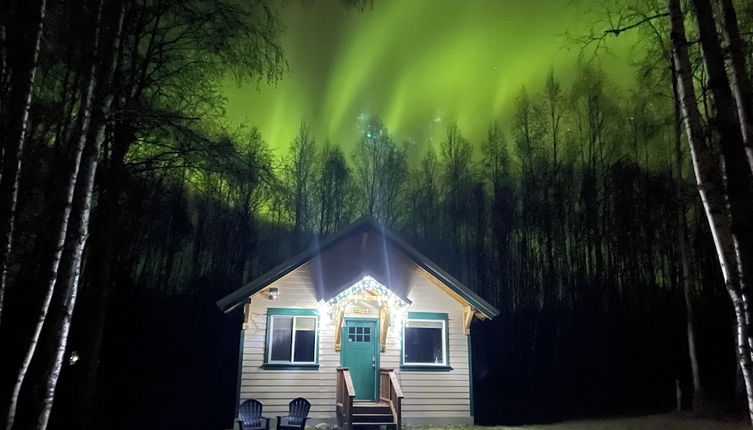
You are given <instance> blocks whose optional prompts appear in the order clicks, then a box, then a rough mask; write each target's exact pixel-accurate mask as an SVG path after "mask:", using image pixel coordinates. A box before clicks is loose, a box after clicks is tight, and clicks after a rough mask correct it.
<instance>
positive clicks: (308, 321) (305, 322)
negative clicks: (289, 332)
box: [295, 317, 316, 331]
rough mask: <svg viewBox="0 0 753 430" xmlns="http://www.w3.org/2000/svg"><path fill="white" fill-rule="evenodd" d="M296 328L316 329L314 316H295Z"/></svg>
mask: <svg viewBox="0 0 753 430" xmlns="http://www.w3.org/2000/svg"><path fill="white" fill-rule="evenodd" d="M295 329H296V330H312V331H313V330H316V318H313V317H310V318H302V317H297V318H296V319H295Z"/></svg>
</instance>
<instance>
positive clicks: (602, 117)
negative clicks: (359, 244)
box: [0, 0, 753, 430]
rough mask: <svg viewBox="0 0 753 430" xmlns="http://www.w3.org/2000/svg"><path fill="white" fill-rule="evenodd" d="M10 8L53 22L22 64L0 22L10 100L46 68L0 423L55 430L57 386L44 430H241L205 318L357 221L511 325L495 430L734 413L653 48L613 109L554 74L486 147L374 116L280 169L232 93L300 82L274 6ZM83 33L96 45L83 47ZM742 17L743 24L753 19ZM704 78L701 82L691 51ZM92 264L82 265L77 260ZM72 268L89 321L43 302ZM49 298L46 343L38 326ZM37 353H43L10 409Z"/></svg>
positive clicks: (21, 179) (712, 278) (305, 142)
mask: <svg viewBox="0 0 753 430" xmlns="http://www.w3.org/2000/svg"><path fill="white" fill-rule="evenodd" d="M5 4H8V5H11V6H12V8H11V9H9V10H10V11H11V12H12V13H11V15H7V16H12V17H21V16H26V15H27V14H30V15H34V14H35V13H36V12H35V11H38V9H35V8H41V10H42V16H41V18H40V19H39V21H40V22H43V23H44V26H46V27H42V26H40V29H39V31H40V34H41V33H42V32H44V34H45V39H44V43H42V44H41V45H40V47H39V49H37V51H39V52H36V53H35V54H34V56H33V57H34V58H27V57H28V55H27V54H26V52H27V51H26V49H27V48H29V46H32V47H33V46H34V43H36V42H34V41H33V40H32V41H29V40H27V39H26V38H24V37H20V36H19V34H20V33H19V32H20V30H19V29H17V28H14V24H13V23H14V21H13V20H11V19H5V20H3V21H2V22H0V24H2V29H6V28H7V35H8V40H20V41H21V42H23V43H19V44H18V45H17V46H16V45H9V44H3V45H2V46H3V47H5V46H13V49H11V50H10V51H9V52H10V54H9V56H10V57H12V56H14V55H16V56H17V61H16V62H15V63H3V65H4V66H5V64H17V65H19V66H18V69H19V70H21V71H22V72H24V73H22V74H21V75H19V76H20V77H16V76H15V75H13V74H8V76H9V77H6V76H5V75H3V81H2V83H3V84H4V85H5V84H6V82H11V83H12V81H13V79H19V80H23V79H22V78H24V77H25V76H28V72H29V71H32V72H33V71H34V70H35V69H37V68H38V70H36V75H37V77H36V79H35V80H32V82H33V85H32V87H31V88H30V89H29V91H31V92H32V93H33V94H34V97H33V98H31V99H30V100H32V102H31V103H30V105H29V108H30V109H29V116H28V123H24V125H23V130H24V133H26V135H27V137H26V138H25V139H24V138H23V137H22V138H21V141H24V142H25V147H23V148H20V149H19V153H22V154H23V156H22V157H21V161H22V163H21V164H20V165H21V170H20V175H19V176H18V181H17V183H18V195H17V198H16V196H15V194H14V193H12V192H10V191H12V190H11V188H13V184H12V183H11V182H13V181H10V180H9V179H8V178H10V176H9V175H8V172H11V173H12V172H13V170H12V169H10V170H9V168H8V165H11V164H12V162H11V161H12V157H11V154H12V151H9V150H8V148H9V147H8V146H6V143H7V142H11V139H8V140H4V141H3V142H4V146H3V148H4V152H3V155H4V159H3V162H4V163H5V164H4V169H3V176H2V180H1V181H0V182H2V181H5V182H3V183H0V191H2V196H12V200H13V205H9V206H7V209H10V212H11V213H14V212H15V213H14V216H13V217H12V218H11V219H14V220H15V225H14V226H13V228H11V229H10V231H5V230H3V231H0V233H2V234H3V235H6V236H4V237H9V238H12V249H13V252H12V253H11V254H9V257H10V258H9V259H8V260H7V265H8V282H7V285H8V287H7V289H6V288H3V290H2V291H6V290H7V295H6V297H5V299H4V303H5V304H4V305H3V306H2V308H0V309H2V314H0V317H1V318H2V319H0V341H2V350H3V352H6V351H11V353H7V354H6V353H3V354H1V355H2V358H1V360H2V362H1V363H0V364H2V366H0V369H2V375H0V377H1V378H2V384H0V387H2V390H3V391H2V393H0V394H2V396H3V397H2V400H1V401H2V404H0V406H1V407H2V409H0V411H2V412H3V413H6V412H7V411H6V409H8V404H11V405H14V404H15V405H16V406H17V407H18V411H17V417H16V418H15V420H16V423H15V427H9V429H8V430H10V429H11V428H19V429H20V428H24V429H25V428H44V427H46V420H47V418H46V415H45V412H44V411H45V410H46V411H47V414H49V408H50V407H51V406H52V395H51V394H49V393H50V391H49V390H50V383H49V381H50V379H51V377H50V375H51V373H52V374H54V373H55V372H54V370H55V368H56V367H55V366H57V368H58V371H60V368H61V366H62V371H61V372H60V375H61V376H60V384H57V387H56V386H55V384H56V382H57V376H56V375H54V378H53V379H55V382H53V383H52V386H51V388H52V390H53V392H54V391H55V390H57V393H58V395H57V397H56V399H55V403H54V404H55V407H54V408H52V415H51V425H52V426H53V427H57V428H74V427H79V428H84V429H88V428H95V427H101V426H103V425H107V426H108V427H111V428H133V427H138V428H144V427H146V428H165V427H168V426H171V427H174V426H180V427H182V428H227V427H228V426H229V425H230V423H231V417H232V414H233V411H234V402H235V376H236V371H237V348H238V332H239V330H240V316H239V315H237V314H233V315H230V316H224V315H221V314H220V313H219V311H218V310H217V309H216V307H215V306H214V301H215V300H217V299H218V298H220V297H222V296H223V295H225V294H227V293H228V292H229V291H231V290H233V289H235V288H237V287H238V286H239V285H241V284H242V283H243V282H246V281H248V280H250V279H252V278H254V277H255V276H258V275H260V274H261V273H263V272H264V271H265V270H267V269H269V268H271V267H272V266H274V265H276V264H278V263H279V262H281V261H282V260H284V259H285V258H286V257H288V256H290V255H292V254H294V253H295V252H298V251H300V250H301V249H303V248H305V247H307V246H310V245H312V244H315V243H316V241H317V240H318V239H320V238H322V237H325V236H326V235H328V234H330V233H332V232H334V231H337V230H338V229H340V228H341V227H343V226H345V225H347V224H348V223H350V222H352V221H353V220H355V219H357V218H358V217H360V216H362V215H368V216H371V217H373V218H375V219H376V220H378V221H380V222H382V223H384V224H385V225H386V226H388V227H390V228H391V229H393V230H395V231H396V232H397V233H399V234H400V235H402V236H403V237H404V238H405V239H407V240H408V241H409V242H410V243H412V244H413V245H414V246H415V247H416V248H417V249H419V250H420V251H421V252H423V253H425V254H426V255H427V256H428V257H429V258H431V259H432V260H434V261H436V262H437V263H438V264H439V265H441V266H442V267H445V268H446V269H447V270H448V271H449V272H450V273H452V274H454V275H456V276H457V277H458V278H459V279H460V280H461V281H463V282H464V283H466V284H467V285H469V286H470V287H471V288H472V289H474V290H475V291H477V292H479V293H480V294H482V295H483V296H484V297H487V298H488V299H489V300H490V301H491V302H492V303H493V304H494V305H495V306H496V307H498V308H499V309H500V310H501V314H500V316H499V317H498V318H497V319H495V320H494V321H492V322H484V323H477V325H476V327H475V329H474V335H473V339H472V341H473V366H474V372H475V379H474V394H475V396H474V404H475V412H476V418H477V421H478V422H479V423H483V424H493V423H522V422H531V421H542V420H543V421H549V420H558V419H564V418H573V417H580V416H595V415H606V414H610V415H612V414H624V413H646V412H655V411H668V410H672V409H674V408H675V406H676V403H677V400H676V399H677V393H678V389H679V391H680V392H681V393H682V394H681V396H682V404H683V407H685V408H690V407H691V405H693V402H695V403H696V404H695V405H693V406H696V407H697V406H698V403H699V401H700V400H703V401H704V403H708V404H714V405H720V410H722V411H728V410H736V408H739V402H740V400H739V397H740V394H741V393H744V392H745V387H744V385H743V383H742V382H740V377H739V376H738V375H737V372H736V365H735V354H734V348H733V345H734V329H733V325H734V324H733V323H734V316H733V315H732V312H731V309H730V306H729V304H728V298H727V297H726V293H725V290H724V286H723V282H722V275H721V274H720V271H719V263H718V259H717V256H716V254H715V253H714V248H713V244H712V238H711V234H710V232H709V226H708V223H707V221H706V219H705V218H704V214H703V208H702V206H701V203H700V202H699V199H698V196H697V193H696V190H695V188H694V186H693V180H692V178H693V172H692V170H691V163H690V160H689V157H688V154H686V149H685V147H686V146H687V143H686V142H685V139H686V138H685V136H684V135H683V130H682V129H681V124H680V120H679V119H678V118H679V117H678V109H679V108H678V105H677V104H675V103H674V100H675V97H674V93H673V85H672V82H673V79H674V76H671V75H670V67H669V66H668V65H666V64H658V63H657V61H656V58H662V54H661V52H662V50H663V49H664V50H666V49H667V47H666V46H665V45H666V44H667V43H668V42H667V41H665V40H660V41H655V40H653V39H651V37H652V36H650V35H649V36H647V37H646V39H647V40H648V42H646V45H647V48H646V52H647V53H648V55H647V59H646V60H641V61H639V62H638V63H639V64H638V65H637V72H638V73H639V76H640V80H641V85H640V87H639V88H637V89H633V90H624V89H623V90H621V89H618V88H616V87H615V86H614V85H613V84H612V83H611V82H609V80H608V79H607V78H606V77H605V75H604V74H602V73H601V72H600V71H599V70H598V67H596V66H578V73H577V75H578V76H577V77H576V78H575V79H574V81H573V82H572V83H568V84H567V85H565V84H563V83H561V82H560V80H559V79H558V76H557V75H556V74H555V73H554V72H552V73H551V74H550V75H549V77H548V79H547V80H546V82H545V83H544V85H543V88H542V89H541V90H539V91H533V92H527V91H526V90H522V91H521V93H520V95H519V97H518V98H517V101H516V104H515V108H514V113H513V115H512V116H511V118H509V119H507V120H506V121H505V122H504V123H501V122H500V123H498V124H491V125H490V126H489V128H488V133H487V137H486V138H485V139H484V140H483V141H481V142H471V141H469V140H468V139H466V138H465V137H464V136H463V130H461V129H459V128H458V127H456V126H454V125H452V124H450V125H448V127H447V130H446V135H445V136H444V138H443V139H442V141H441V142H440V143H439V144H438V145H437V146H434V147H432V146H431V145H424V146H423V148H422V149H421V150H420V151H418V153H416V151H413V150H410V151H409V150H408V146H407V145H405V144H403V143H401V142H400V141H399V139H398V138H397V137H396V136H393V135H390V132H389V130H387V129H386V128H385V126H384V125H383V124H382V123H381V122H380V120H379V118H378V117H376V116H375V117H373V118H371V120H370V121H369V122H368V124H367V126H366V128H365V129H364V130H363V133H362V135H361V138H360V139H359V141H357V142H336V143H331V142H328V141H326V140H325V139H326V138H325V137H324V136H313V135H312V133H311V132H310V130H309V128H308V126H307V125H306V123H305V121H302V122H301V124H298V125H297V124H290V127H298V133H297V136H296V138H295V139H294V141H293V142H290V145H289V151H288V152H287V153H286V154H284V155H280V154H274V153H273V152H272V151H271V150H270V148H269V146H268V143H267V142H265V141H264V137H263V136H262V135H261V134H260V132H259V131H258V130H257V129H255V128H253V127H250V126H242V127H238V128H228V127H224V126H222V121H221V120H220V119H219V118H220V117H221V108H222V97H221V93H220V87H219V84H218V82H221V81H222V79H223V78H225V77H227V74H228V72H232V73H234V74H235V75H236V76H235V78H237V79H239V80H241V81H243V80H246V79H249V78H250V79H259V78H260V77H261V79H269V80H275V79H278V78H279V77H280V76H281V73H282V72H283V71H284V69H285V64H284V61H283V58H282V52H281V49H280V47H279V46H278V45H277V42H276V41H277V38H278V37H279V34H280V31H281V28H280V26H279V23H278V22H277V18H276V16H275V14H274V11H273V10H272V9H271V8H270V7H269V5H268V4H267V3H266V2H261V1H260V2H249V3H248V9H247V8H246V7H245V6H240V5H239V4H237V2H231V1H228V2H225V1H220V0H212V1H190V0H160V1H137V2H123V3H121V2H104V1H94V0H80V1H66V2H57V3H54V4H53V3H51V4H49V5H46V4H45V2H14V1H4V2H3V5H5ZM344 4H345V5H346V6H354V7H356V8H359V7H363V5H364V3H362V2H358V1H355V2H353V1H346V2H344ZM72 14H80V15H81V16H83V17H85V18H84V19H86V20H89V21H87V22H91V25H90V26H83V27H82V28H79V26H77V25H74V23H72V22H71V21H69V20H67V19H66V17H68V16H71V15H72ZM740 14H741V16H742V17H743V19H745V20H747V21H746V22H751V21H753V10H751V9H750V8H748V9H745V8H741V9H740ZM208 16H211V17H212V19H211V20H207V19H204V18H206V17H208ZM43 28H44V29H43ZM660 30H661V31H660V33H661V32H663V31H664V29H660ZM647 33H649V34H651V31H648V30H647ZM3 34H5V33H3ZM661 34H663V33H661ZM4 37H5V36H4ZM14 37H16V39H14ZM746 37H748V38H749V37H750V35H749V34H748V35H747V36H746ZM3 40H5V39H3ZM79 41H80V43H78V42H79ZM745 42H746V46H749V43H748V42H749V40H748V39H745ZM102 46H108V47H112V49H100V48H99V47H102ZM15 50H17V51H18V52H15ZM4 52H5V51H4ZM103 52H104V53H103ZM745 52H748V53H749V52H750V50H747V51H745ZM691 53H692V54H693V56H694V57H693V60H694V61H695V62H696V63H700V57H699V52H698V47H697V46H694V47H692V48H691ZM3 58H5V57H3ZM664 60H666V59H663V60H662V61H664ZM670 62H671V60H670ZM22 66H23V67H22ZM3 73H6V72H5V71H4V69H3ZM32 75H33V73H32ZM8 88H13V91H7V89H6V88H5V87H3V88H2V90H3V91H4V93H3V95H4V97H5V98H3V101H5V100H7V99H8V98H23V97H22V96H23V94H22V93H23V91H21V90H17V88H21V89H23V88H25V87H23V86H18V85H16V86H13V85H10V86H8ZM186 88H190V89H191V91H185V89H186ZM14 91H15V92H14ZM19 91H20V93H19V94H16V92H19ZM5 93H8V95H6V94H5ZM11 93H12V94H11ZM707 97H708V96H707V94H706V93H705V92H702V93H701V95H700V97H699V99H700V102H701V106H707V105H709V104H710V102H709V100H707ZM5 106H11V105H6V104H4V105H0V107H3V108H4V109H7V108H6V107H5ZM10 110H13V109H9V111H10ZM19 115H20V114H19ZM706 115H708V113H706ZM21 116H22V115H20V116H19V118H20V117H21ZM3 118H4V121H6V120H7V121H8V123H11V122H12V120H15V117H12V116H11V115H8V116H4V117H3ZM2 131H3V133H6V134H5V135H4V139H5V138H6V136H11V135H12V137H14V138H17V137H18V136H17V134H18V130H16V129H14V128H12V127H4V128H3V129H2ZM14 133H15V134H14ZM323 142H326V143H323ZM11 149H13V148H11ZM9 160H10V161H9ZM77 160H78V161H77ZM80 160H84V161H80ZM86 160H89V162H88V163H87V162H85V161H86ZM92 161H97V162H95V163H92ZM74 165H75V166H77V167H76V168H75V169H74V168H73V167H72V166H74ZM79 165H80V166H83V167H81V168H80V169H79V167H78V166H79ZM11 167H12V166H11ZM74 170H76V172H78V171H79V170H80V171H81V173H75V174H73V173H71V172H73V171H74ZM95 171H96V178H95V177H94V172H95ZM87 172H88V173H87ZM77 175H80V176H79V178H81V177H83V178H84V180H77V179H76V176H77ZM81 175H82V176H81ZM89 180H90V181H92V182H91V187H89V188H87V187H86V186H81V185H79V184H86V183H87V182H88V181H89ZM71 181H73V182H71ZM77 181H78V184H77V183H76V182H77ZM3 184H4V185H3ZM3 187H6V188H5V189H3ZM6 189H7V190H6ZM4 190H5V191H8V190H9V191H8V192H5V191H4ZM87 190H88V199H87V198H86V196H87ZM87 202H88V204H91V206H92V213H91V222H89V221H88V212H87V211H86V210H84V208H85V207H87ZM11 207H13V208H15V209H11ZM65 208H68V209H65ZM3 210H5V209H3ZM66 210H67V211H68V212H66ZM65 213H70V214H72V215H65V216H63V214H65ZM0 215H2V216H6V214H0ZM69 218H70V220H71V225H72V226H73V227H71V228H70V229H68V231H66V229H62V230H61V228H60V225H61V223H62V221H61V220H63V219H65V220H66V222H67V220H68V219H69ZM81 225H87V226H88V231H81V228H80V227H81ZM4 228H5V227H4ZM6 230H7V229H6ZM61 231H62V233H61ZM79 233H80V234H79ZM61 234H62V235H61ZM68 237H70V240H64V239H66V238H68ZM87 238H88V240H86V248H85V249H83V247H82V249H81V251H82V252H83V258H80V259H79V261H78V262H77V263H76V261H77V260H76V258H75V257H76V249H75V246H73V245H69V243H74V244H75V243H81V244H83V243H84V241H85V239H87ZM60 243H64V244H65V249H64V251H60V252H57V251H58V250H59V248H60V245H59V244H60ZM0 245H3V244H1V243H0ZM69 248H70V249H69ZM61 259H62V260H63V262H64V263H63V264H62V265H60V267H63V268H65V267H69V266H70V267H74V268H75V267H76V265H78V267H79V268H80V270H81V275H80V279H81V280H80V294H78V296H79V297H78V300H75V298H76V292H75V289H73V291H72V292H71V290H69V289H65V288H62V287H60V286H59V285H58V284H60V281H56V280H55V278H54V277H53V278H52V284H50V282H49V273H50V271H51V270H50V267H53V266H54V267H55V270H54V272H57V267H58V266H56V265H55V262H56V261H57V262H58V263H59V262H60V260H61ZM2 263H3V265H5V264H6V261H5V260H3V261H2ZM74 272H76V271H75V270H74ZM74 275H75V276H74ZM60 277H61V278H62V279H63V280H65V279H68V278H66V277H65V276H63V275H60ZM69 277H71V278H75V282H70V283H66V284H65V285H75V286H78V283H79V281H78V275H77V272H76V273H73V274H71V275H70V276H69ZM3 282H5V281H4V278H3ZM52 286H54V287H55V288H54V289H53V288H51V287H52ZM48 287H49V288H48ZM61 288H62V289H61ZM59 291H64V292H65V295H63V296H61V297H58V296H59V295H60V294H62V293H58V292H59ZM53 292H55V295H53V296H52V297H51V299H50V300H51V303H52V304H51V305H50V304H49V303H48V306H50V314H49V318H47V317H46V316H45V315H43V316H42V317H41V318H37V315H38V314H39V313H40V309H44V306H45V305H44V304H45V297H47V296H46V295H47V294H48V293H49V294H52V293H53ZM74 305H75V313H73V312H72V311H70V312H68V313H66V310H67V309H70V308H72V307H73V306H74ZM43 314H44V312H43ZM71 314H74V315H75V317H74V318H73V319H72V321H71V320H70V317H71ZM66 318H67V319H66ZM50 321H51V322H50ZM66 321H67V322H69V323H72V326H71V331H70V337H69V338H68V335H67V328H66V329H65V337H66V341H67V342H65V341H64V342H62V343H60V342H58V341H57V339H59V338H60V335H59V331H60V330H59V326H61V325H62V326H65V323H66ZM36 329H39V330H41V331H40V332H39V333H38V334H37V339H39V344H40V345H44V346H45V347H44V348H41V351H37V352H35V354H34V355H33V360H31V361H30V362H29V363H28V364H27V366H26V367H27V368H28V369H26V371H25V375H26V376H25V381H24V383H23V384H19V383H18V382H17V380H16V379H17V376H18V374H19V370H18V369H19V368H21V369H23V368H24V365H23V364H24V363H25V357H26V356H27V355H28V351H29V341H28V339H30V338H32V339H33V338H34V333H35V330H36ZM48 349H49V350H48ZM63 352H64V354H63ZM6 382H7V383H6ZM14 386H17V387H20V392H19V393H16V394H17V396H15V401H14V400H13V398H14V396H13V393H12V391H13V387H14ZM5 387H8V388H7V389H6V388H5ZM699 392H701V393H702V394H703V395H702V396H699V395H698V393H699ZM7 399H11V400H10V401H8V400H7ZM14 402H15V403H14ZM3 416H6V415H3ZM39 417H42V418H39ZM114 417H116V418H114Z"/></svg>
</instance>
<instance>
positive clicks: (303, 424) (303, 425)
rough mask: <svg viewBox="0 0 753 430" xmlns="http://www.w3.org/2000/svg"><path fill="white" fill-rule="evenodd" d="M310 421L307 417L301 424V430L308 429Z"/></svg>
mask: <svg viewBox="0 0 753 430" xmlns="http://www.w3.org/2000/svg"><path fill="white" fill-rule="evenodd" d="M308 419H309V417H306V418H304V419H303V421H302V422H301V430H303V429H305V428H306V421H308Z"/></svg>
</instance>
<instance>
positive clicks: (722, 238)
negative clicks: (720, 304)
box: [667, 0, 753, 420]
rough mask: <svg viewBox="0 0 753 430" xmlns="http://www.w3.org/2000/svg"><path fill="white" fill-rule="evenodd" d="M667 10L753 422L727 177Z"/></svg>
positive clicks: (672, 0) (682, 39)
mask: <svg viewBox="0 0 753 430" xmlns="http://www.w3.org/2000/svg"><path fill="white" fill-rule="evenodd" d="M667 9H668V12H669V20H670V26H671V40H672V49H673V57H674V67H675V73H676V76H677V86H678V95H679V98H680V103H681V107H682V112H683V114H684V124H685V131H686V134H687V137H688V143H689V145H690V152H691V156H692V160H693V170H694V172H695V176H696V184H697V186H698V193H699V194H700V197H701V201H702V203H703V209H704V213H705V215H706V219H707V221H708V223H709V227H710V229H711V234H712V237H713V239H714V246H715V249H716V253H717V257H718V259H719V265H720V267H721V270H722V275H723V277H724V283H725V286H726V288H727V292H728V294H729V296H730V299H731V300H732V304H733V306H734V309H735V317H736V321H737V357H738V360H739V362H740V368H741V369H742V373H743V379H744V381H745V388H746V392H747V400H748V412H749V415H750V418H751V419H752V420H753V364H752V363H751V356H750V352H751V351H750V344H749V343H748V337H749V331H750V328H749V325H748V323H747V321H749V319H750V318H749V315H748V314H747V303H746V302H747V300H748V298H747V297H746V296H745V295H743V291H742V290H741V288H740V281H741V280H740V273H739V271H738V270H739V267H738V265H737V254H736V248H737V243H736V242H737V241H736V238H735V236H734V234H733V231H732V225H731V219H730V211H729V210H728V209H727V203H728V199H727V196H726V192H725V191H724V185H723V180H724V176H723V172H722V171H721V170H720V168H719V164H720V163H719V162H718V160H717V159H716V157H715V156H714V153H713V150H712V147H711V146H710V145H709V143H708V142H707V141H706V136H705V135H704V130H703V125H702V122H701V114H700V112H699V111H698V104H697V103H698V102H697V99H696V94H695V88H694V86H693V75H692V69H691V63H690V57H689V55H688V41H687V38H686V36H685V23H684V16H683V13H682V9H681V7H680V0H668V1H667Z"/></svg>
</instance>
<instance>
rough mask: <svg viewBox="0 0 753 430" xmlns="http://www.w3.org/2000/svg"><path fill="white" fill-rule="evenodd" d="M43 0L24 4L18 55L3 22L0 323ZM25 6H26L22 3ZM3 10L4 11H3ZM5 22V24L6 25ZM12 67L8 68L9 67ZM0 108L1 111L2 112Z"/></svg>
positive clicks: (42, 17)
mask: <svg viewBox="0 0 753 430" xmlns="http://www.w3.org/2000/svg"><path fill="white" fill-rule="evenodd" d="M46 6H47V1H46V0H37V2H35V3H33V4H32V5H30V6H28V7H29V11H30V12H31V19H30V20H29V21H28V22H29V24H30V25H29V27H30V28H31V29H33V31H31V32H28V33H27V32H24V31H19V33H18V34H19V40H17V41H14V44H17V46H16V47H15V48H14V49H15V50H17V53H18V55H14V56H12V57H11V58H12V59H13V62H12V63H11V62H10V61H9V55H8V54H9V53H8V52H7V51H5V49H8V50H10V47H9V45H10V42H9V41H8V29H7V28H6V27H5V25H3V28H2V29H0V32H2V35H1V36H2V38H3V39H4V43H3V46H2V48H3V51H4V52H3V53H2V56H3V58H2V61H3V64H2V66H3V75H0V76H3V77H4V79H6V80H7V81H8V84H9V85H10V88H8V89H7V90H8V92H9V94H8V104H7V106H0V108H2V109H0V113H4V118H2V119H3V120H5V121H7V123H2V124H0V128H2V129H3V130H2V132H1V133H2V134H1V135H0V137H2V139H3V141H2V155H3V157H2V161H3V164H2V175H0V323H2V312H3V304H4V302H5V292H6V288H7V286H6V284H7V281H6V278H7V276H8V259H9V258H10V255H11V249H12V248H13V230H14V227H15V219H16V202H17V199H18V175H19V172H20V171H21V156H22V154H23V149H24V143H25V141H26V135H27V130H28V128H29V110H30V108H31V98H32V95H33V93H34V77H35V75H36V71H37V62H38V59H39V49H40V46H41V40H42V30H43V28H44V16H45V11H46ZM24 7H27V6H24ZM4 13H5V12H4ZM6 25H7V24H6ZM11 68H12V69H11ZM3 109H4V111H5V112H3Z"/></svg>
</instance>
